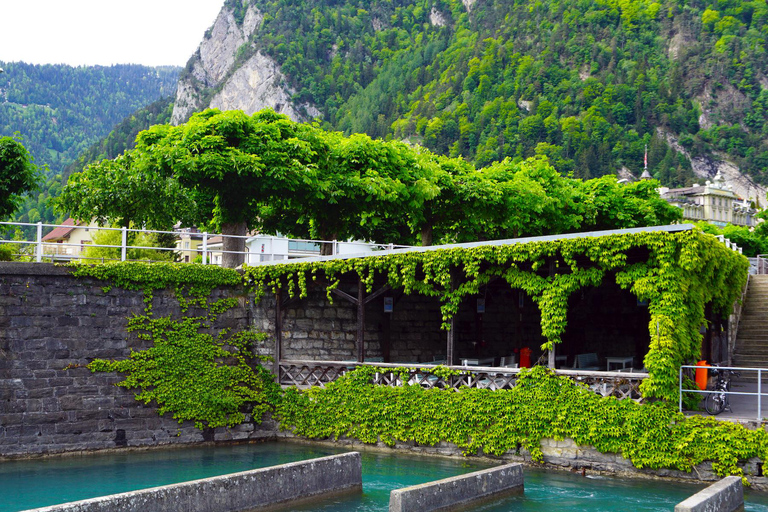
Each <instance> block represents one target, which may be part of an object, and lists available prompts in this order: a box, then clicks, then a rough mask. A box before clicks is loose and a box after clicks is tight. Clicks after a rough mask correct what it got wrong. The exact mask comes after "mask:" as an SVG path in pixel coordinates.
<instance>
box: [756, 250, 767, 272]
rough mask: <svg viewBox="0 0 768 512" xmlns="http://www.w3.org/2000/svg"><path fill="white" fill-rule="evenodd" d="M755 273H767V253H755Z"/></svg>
mask: <svg viewBox="0 0 768 512" xmlns="http://www.w3.org/2000/svg"><path fill="white" fill-rule="evenodd" d="M757 273H758V274H768V254H758V255H757Z"/></svg>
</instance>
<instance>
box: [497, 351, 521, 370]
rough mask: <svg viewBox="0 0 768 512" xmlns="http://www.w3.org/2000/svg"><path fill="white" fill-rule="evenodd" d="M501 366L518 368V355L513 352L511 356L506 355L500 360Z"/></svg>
mask: <svg viewBox="0 0 768 512" xmlns="http://www.w3.org/2000/svg"><path fill="white" fill-rule="evenodd" d="M499 366H503V367H504V368H517V356H516V355H515V354H512V355H511V356H504V357H502V358H501V361H499Z"/></svg>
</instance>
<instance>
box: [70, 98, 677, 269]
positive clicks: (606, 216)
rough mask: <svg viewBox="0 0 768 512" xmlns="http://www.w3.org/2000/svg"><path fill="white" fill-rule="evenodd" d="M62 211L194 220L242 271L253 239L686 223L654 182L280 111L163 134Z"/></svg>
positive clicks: (82, 181) (74, 181) (213, 119)
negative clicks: (598, 175) (470, 152)
mask: <svg viewBox="0 0 768 512" xmlns="http://www.w3.org/2000/svg"><path fill="white" fill-rule="evenodd" d="M58 204H59V207H60V208H62V209H66V210H69V211H70V212H71V213H72V215H73V216H75V217H77V218H80V219H91V218H96V219H98V220H99V221H101V222H106V221H110V222H115V221H117V222H120V223H122V224H123V225H128V224H129V223H131V222H133V223H135V224H138V225H146V226H148V227H152V228H157V229H167V228H168V227H170V226H171V225H173V224H174V223H176V222H177V221H182V222H184V223H190V224H192V223H194V224H198V225H201V224H205V225H209V226H211V228H212V229H217V230H220V231H221V233H223V234H224V235H236V237H230V238H226V237H225V242H224V257H223V263H224V265H225V266H237V265H238V264H239V263H241V262H242V261H243V256H242V253H243V252H244V243H245V235H246V234H247V233H248V231H249V230H253V229H259V230H261V231H263V232H272V233H274V232H278V231H279V232H281V233H283V234H287V235H291V236H295V237H301V238H315V239H318V238H319V239H322V240H346V239H350V238H352V239H358V240H378V241H387V242H396V243H406V244H411V243H417V242H418V241H420V242H421V244H422V245H430V244H431V243H432V242H433V239H434V240H436V241H438V242H467V241H475V240H490V239H499V238H513V237H519V236H535V235H546V234H555V233H564V232H570V231H578V230H579V229H583V228H585V227H588V228H592V229H594V228H604V229H608V228H622V227H635V226H641V225H653V224H660V223H666V222H668V221H670V220H672V219H674V218H676V217H675V216H674V215H672V213H674V212H675V209H674V208H671V207H669V206H668V205H667V204H666V203H665V202H664V201H662V200H661V199H660V198H659V197H658V194H657V193H656V192H655V189H654V188H653V185H652V184H650V185H649V184H637V185H620V184H618V183H617V182H616V180H615V178H610V179H608V178H604V179H601V180H593V181H590V182H586V183H583V182H581V181H580V180H576V179H573V178H570V177H564V176H562V175H560V174H559V173H558V172H557V170H556V169H555V168H554V167H553V166H552V165H551V164H550V163H549V160H548V159H547V157H545V156H538V157H535V158H530V159H527V160H522V161H513V160H510V159H506V160H504V161H502V162H499V163H496V164H493V165H491V166H489V167H487V168H485V169H480V170H476V169H475V168H474V167H473V166H472V165H471V164H470V163H468V162H466V161H464V160H463V159H460V158H448V157H441V156H437V155H434V154H432V153H430V152H429V151H427V150H425V149H423V148H419V147H413V146H410V145H408V144H404V143H401V142H397V141H382V140H374V139H371V138H370V137H368V136H367V135H360V134H358V135H352V136H349V137H346V136H344V135H343V134H341V133H339V132H328V131H325V130H322V129H321V128H319V127H318V126H317V125H314V124H301V123H295V122H293V121H291V120H290V119H288V118H287V117H285V116H283V115H279V114H276V113H275V112H273V111H271V110H264V111H261V112H258V113H256V114H254V115H252V116H247V115H245V114H243V113H242V112H240V111H231V112H220V111H218V110H207V111H204V112H202V113H199V114H196V115H194V116H192V118H191V119H190V120H189V122H187V123H186V124H184V125H181V126H168V125H158V126H154V127H152V128H150V129H149V130H146V131H143V132H141V133H140V134H139V135H138V137H137V141H136V147H135V148H134V149H133V150H130V151H128V152H126V153H125V154H124V155H122V156H120V157H118V158H116V159H114V160H105V161H102V162H100V163H98V164H94V165H91V166H89V167H88V168H86V169H85V170H84V171H83V172H82V173H78V174H74V175H73V176H72V177H71V178H70V181H69V183H68V184H67V185H66V187H64V190H63V192H62V194H61V196H60V198H59V201H58ZM670 212H672V213H670ZM238 236H239V237H240V238H237V237H238ZM328 248H329V246H324V247H323V249H328ZM324 253H327V250H326V251H325V252H324Z"/></svg>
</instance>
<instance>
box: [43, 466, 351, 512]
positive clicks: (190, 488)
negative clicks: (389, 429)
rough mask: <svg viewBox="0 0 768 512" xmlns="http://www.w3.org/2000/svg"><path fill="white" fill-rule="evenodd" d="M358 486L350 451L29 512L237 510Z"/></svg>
mask: <svg viewBox="0 0 768 512" xmlns="http://www.w3.org/2000/svg"><path fill="white" fill-rule="evenodd" d="M362 486H363V481H362V464H361V459H360V453H359V452H350V453H344V454H342V455H334V456H331V457H321V458H318V459H312V460H308V461H303V462H293V463H290V464H282V465H280V466H273V467H269V468H263V469H256V470H253V471H244V472H242V473H232V474H230V475H223V476H217V477H213V478H205V479H202V480H194V481H191V482H184V483H181V484H174V485H166V486H163V487H155V488H152V489H143V490H140V491H133V492H126V493H122V494H114V495H112V496H103V497H100V498H93V499H90V500H83V501H75V502H72V503H65V504H63V505H55V506H52V507H45V508H38V509H35V510H34V511H28V512H113V511H115V510H119V511H121V512H166V511H168V510H184V511H185V512H240V511H246V510H253V509H257V508H261V507H266V506H271V505H276V504H281V503H288V502H291V501H294V500H301V499H305V498H310V497H313V496H319V495H322V494H327V493H335V492H341V491H353V490H360V491H362Z"/></svg>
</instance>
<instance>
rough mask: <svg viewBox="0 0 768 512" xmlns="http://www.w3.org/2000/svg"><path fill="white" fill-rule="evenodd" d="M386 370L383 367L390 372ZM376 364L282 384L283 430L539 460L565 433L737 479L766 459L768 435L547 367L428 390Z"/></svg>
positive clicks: (653, 460)
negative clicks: (310, 384) (326, 378)
mask: <svg viewBox="0 0 768 512" xmlns="http://www.w3.org/2000/svg"><path fill="white" fill-rule="evenodd" d="M388 370H389V369H388ZM377 371H380V370H379V369H377V368H376V367H373V366H365V367H359V368H357V369H355V370H354V371H352V372H349V373H347V374H345V375H344V376H343V377H341V378H339V379H338V380H336V381H335V382H333V383H330V384H328V385H327V386H326V387H324V388H311V389H309V390H305V391H299V390H297V389H295V388H291V389H288V390H287V391H286V393H285V395H284V396H283V399H282V401H281V402H280V404H279V405H278V407H277V411H276V414H277V416H278V417H279V419H280V427H281V428H282V429H290V430H292V431H293V432H294V434H296V435H299V436H303V437H308V438H310V439H326V438H332V439H339V438H341V437H350V438H354V439H358V440H360V441H363V442H365V443H376V442H378V441H382V442H384V443H386V444H388V445H390V446H392V445H394V444H395V443H396V442H414V441H415V442H416V443H419V444H423V445H429V446H434V445H437V444H438V443H440V442H449V443H453V444H455V445H456V446H458V447H459V448H460V449H462V450H463V451H464V453H465V454H467V455H474V454H477V453H483V454H489V455H496V456H500V455H503V454H504V453H506V452H508V451H516V452H518V453H520V451H521V450H523V449H524V450H526V451H528V452H530V454H531V457H532V458H533V460H535V461H542V460H543V454H542V451H541V441H542V440H543V439H557V440H560V439H564V438H571V439H573V440H574V442H575V443H576V444H577V445H580V446H592V447H594V448H595V449H597V450H598V451H600V452H602V453H618V454H621V455H623V456H624V457H626V458H627V459H629V460H630V461H632V463H633V464H634V465H635V467H637V468H638V469H640V468H644V467H647V468H652V469H661V468H669V469H678V470H681V471H691V470H692V469H693V467H694V466H696V465H698V464H701V463H702V462H705V461H712V463H713V464H712V466H713V469H714V470H715V472H717V473H718V474H719V475H728V474H735V475H742V474H743V471H742V469H741V467H739V463H741V462H744V461H746V460H747V459H749V458H751V457H760V458H764V457H765V455H766V449H767V448H768V434H766V431H765V430H764V429H755V430H748V429H746V428H745V427H744V426H742V425H739V424H734V423H730V422H720V421H717V420H715V419H713V418H709V417H703V416H692V417H688V418H686V417H684V416H683V415H682V414H680V413H678V412H677V410H676V408H675V407H674V405H672V404H667V403H663V402H656V403H649V404H643V405H641V404H637V403H635V402H633V401H631V400H623V401H620V400H618V399H616V398H614V397H601V396H599V395H597V394H596V393H594V392H593V391H591V390H590V389H588V388H587V387H586V386H585V385H583V384H580V383H577V382H575V381H573V380H572V379H570V378H568V377H564V376H557V375H555V374H554V373H552V372H550V371H549V370H547V369H545V368H543V367H540V366H538V367H534V368H533V369H531V370H526V369H523V370H522V371H521V372H520V374H519V377H518V380H517V384H516V385H515V387H513V388H512V389H510V390H496V391H492V390H489V389H477V388H466V387H464V388H462V389H460V390H458V391H454V390H451V389H438V388H431V389H424V388H422V387H421V386H419V385H404V386H398V387H388V386H376V385H373V384H371V382H372V377H373V374H374V373H375V372H377Z"/></svg>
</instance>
